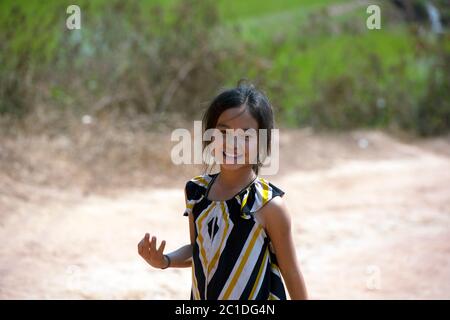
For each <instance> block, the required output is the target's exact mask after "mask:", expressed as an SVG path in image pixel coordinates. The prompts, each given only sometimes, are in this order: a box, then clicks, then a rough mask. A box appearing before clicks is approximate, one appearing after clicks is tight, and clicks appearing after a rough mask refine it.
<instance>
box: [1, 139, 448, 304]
mask: <svg viewBox="0 0 450 320" xmlns="http://www.w3.org/2000/svg"><path fill="white" fill-rule="evenodd" d="M449 147H450V140H449V139H448V138H437V139H431V140H426V141H417V140H416V141H413V142H408V141H405V140H399V139H396V138H393V137H390V136H388V135H386V134H383V133H380V132H353V133H348V134H337V135H332V134H331V135H330V134H328V135H320V134H311V133H309V132H308V131H295V132H285V133H282V145H281V154H282V164H281V166H282V167H281V171H280V174H279V175H277V176H274V177H268V178H269V179H270V180H271V181H272V182H273V183H275V184H276V185H278V186H279V187H281V188H282V189H283V190H285V191H286V197H285V199H286V201H287V204H288V207H289V209H290V212H291V214H292V217H293V223H294V226H293V233H294V239H295V243H296V247H297V252H298V256H299V259H300V264H301V267H302V269H303V273H304V276H305V279H306V282H307V286H308V290H309V293H310V296H311V298H314V299H399V298H406V299H433V298H434V299H436V298H437V299H450V148H449ZM195 174H196V173H195V172H193V174H192V175H195ZM0 178H2V176H1V175H0ZM0 181H3V182H4V183H9V185H11V186H14V187H15V188H18V189H20V190H21V192H20V193H18V194H17V196H11V195H9V196H8V197H9V198H5V196H4V197H3V201H0V203H1V204H2V205H1V206H0V210H1V214H0V243H1V246H0V298H3V299H16V298H18V299H29V298H31V299H37V298H44V299H51V298H62V299H72V298H74V299H186V298H188V297H189V291H190V269H169V270H164V271H161V270H155V269H152V268H151V267H150V266H148V265H146V264H145V262H144V261H143V260H141V259H140V257H139V256H138V254H137V248H136V245H137V243H138V241H139V240H140V238H141V237H142V236H143V234H144V233H145V232H150V233H151V234H156V235H157V236H159V237H161V238H164V239H166V240H167V247H166V248H167V250H168V251H170V250H173V249H175V248H177V247H178V246H181V245H183V244H185V243H186V242H187V241H188V239H189V236H188V224H187V219H186V218H185V217H183V216H182V213H183V209H184V208H183V203H184V196H183V190H182V188H183V185H182V184H180V186H179V188H173V187H170V188H169V187H168V188H146V189H137V190H136V189H135V190H127V191H122V192H120V193H117V192H116V193H112V194H110V195H99V194H85V193H83V192H82V191H77V190H73V191H68V190H58V189H52V188H42V187H39V188H38V187H33V186H30V185H19V184H18V183H16V182H14V181H8V180H7V178H6V177H3V178H2V179H0ZM13 194H14V193H13ZM0 198H1V197H0Z"/></svg>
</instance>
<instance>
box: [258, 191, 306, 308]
mask: <svg viewBox="0 0 450 320" xmlns="http://www.w3.org/2000/svg"><path fill="white" fill-rule="evenodd" d="M257 217H258V220H259V221H260V222H261V224H262V225H263V226H264V228H265V230H266V233H267V235H268V236H269V238H270V240H271V241H272V245H273V248H274V250H275V254H276V256H277V260H278V264H279V267H280V270H281V274H282V276H283V279H284V282H285V283H286V287H287V289H288V291H289V295H290V297H291V299H293V300H303V299H307V298H308V294H307V291H306V285H305V281H304V279H303V275H302V273H301V271H300V267H299V264H298V261H297V256H296V253H295V246H294V241H293V239H292V230H291V218H290V216H289V213H288V211H287V208H286V205H285V204H284V201H283V199H282V198H280V197H275V198H274V199H272V200H271V201H270V202H269V203H268V204H267V205H265V206H264V207H263V208H261V210H260V212H259V214H258V215H257Z"/></svg>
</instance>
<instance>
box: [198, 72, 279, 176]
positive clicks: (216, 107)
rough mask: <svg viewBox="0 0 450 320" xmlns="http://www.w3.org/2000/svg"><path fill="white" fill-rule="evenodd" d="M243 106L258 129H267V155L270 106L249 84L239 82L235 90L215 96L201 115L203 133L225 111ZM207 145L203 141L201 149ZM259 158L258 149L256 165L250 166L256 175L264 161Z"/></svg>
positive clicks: (211, 127)
mask: <svg viewBox="0 0 450 320" xmlns="http://www.w3.org/2000/svg"><path fill="white" fill-rule="evenodd" d="M243 105H244V106H245V107H246V108H247V109H248V111H249V112H250V114H251V115H252V117H253V118H255V120H256V121H257V122H258V129H267V155H270V151H271V136H272V135H271V131H272V129H273V128H274V117H273V111H272V105H271V104H270V102H269V99H268V98H267V96H266V95H265V94H264V93H263V92H262V91H260V90H258V89H256V88H255V86H254V85H253V84H251V83H247V82H246V81H245V80H240V81H239V82H238V84H237V86H236V87H235V88H231V89H226V90H224V91H222V92H221V93H220V94H219V95H218V96H216V97H215V98H214V99H213V101H212V102H211V104H210V105H209V106H208V108H207V109H206V111H205V113H204V114H203V119H202V122H203V133H204V132H205V131H206V130H208V129H213V128H215V127H216V125H217V120H218V119H219V117H220V115H221V114H222V113H223V112H224V111H225V110H227V109H230V108H238V107H241V106H243ZM206 145H207V142H206V141H203V148H205V147H206ZM264 157H265V155H264V156H263V157H262V159H261V158H260V155H259V148H258V163H257V164H254V165H253V166H252V168H253V170H254V171H255V173H256V174H258V171H259V170H258V169H259V167H260V166H261V165H262V161H264Z"/></svg>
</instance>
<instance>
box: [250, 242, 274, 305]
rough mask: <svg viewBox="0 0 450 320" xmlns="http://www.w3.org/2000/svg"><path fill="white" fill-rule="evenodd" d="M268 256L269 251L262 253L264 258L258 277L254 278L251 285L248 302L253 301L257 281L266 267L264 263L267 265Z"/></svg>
mask: <svg viewBox="0 0 450 320" xmlns="http://www.w3.org/2000/svg"><path fill="white" fill-rule="evenodd" d="M268 255H269V250H268V249H266V252H265V253H264V258H263V261H262V264H261V267H259V271H258V275H257V276H256V280H255V284H254V285H253V288H252V291H251V292H250V296H249V297H250V298H249V300H254V299H255V297H254V294H255V291H256V287H257V286H258V284H259V279H260V278H261V275H262V272H263V270H264V269H265V268H266V267H267V266H266V263H267V257H268Z"/></svg>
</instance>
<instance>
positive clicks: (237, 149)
mask: <svg viewBox="0 0 450 320" xmlns="http://www.w3.org/2000/svg"><path fill="white" fill-rule="evenodd" d="M216 129H218V130H220V131H221V132H222V144H221V146H220V145H217V146H216V150H215V151H216V153H215V157H216V160H220V161H219V163H221V165H220V166H221V170H236V169H239V168H242V167H243V166H250V167H251V166H252V164H256V160H257V151H258V140H257V135H258V134H257V133H258V122H257V121H256V119H255V118H253V116H252V115H251V114H250V112H249V111H248V109H247V107H246V106H244V105H243V106H240V107H237V108H230V109H227V110H225V111H224V112H222V114H221V115H220V116H219V118H218V119H217V124H216Z"/></svg>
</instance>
